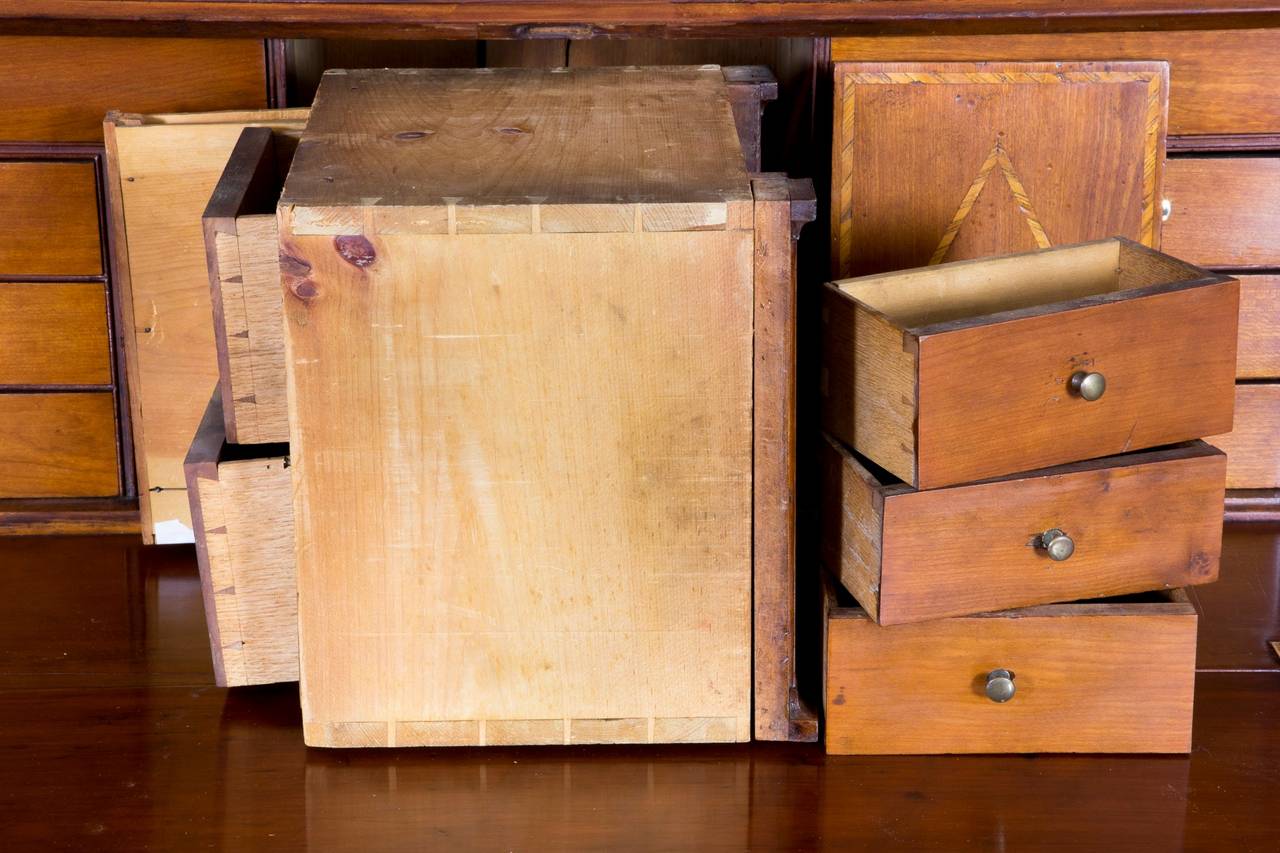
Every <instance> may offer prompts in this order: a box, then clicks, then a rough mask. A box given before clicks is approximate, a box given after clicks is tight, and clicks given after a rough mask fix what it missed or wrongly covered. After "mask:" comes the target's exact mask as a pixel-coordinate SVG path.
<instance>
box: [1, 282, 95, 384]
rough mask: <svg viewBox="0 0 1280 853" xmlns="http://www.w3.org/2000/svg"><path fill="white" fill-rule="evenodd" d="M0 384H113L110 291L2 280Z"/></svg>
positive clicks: (83, 286)
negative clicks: (108, 328)
mask: <svg viewBox="0 0 1280 853" xmlns="http://www.w3.org/2000/svg"><path fill="white" fill-rule="evenodd" d="M0 341H3V342H4V349H5V357H4V359H2V360H0V385H110V384H111V347H110V343H109V342H108V339H107V294H106V288H105V287H104V286H103V285H101V284H97V283H89V284H17V283H12V282H0Z"/></svg>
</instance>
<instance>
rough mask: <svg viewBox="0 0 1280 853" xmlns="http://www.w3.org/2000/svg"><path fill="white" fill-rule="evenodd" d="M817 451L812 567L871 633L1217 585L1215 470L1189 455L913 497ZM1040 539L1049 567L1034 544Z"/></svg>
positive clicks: (1156, 455)
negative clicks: (1061, 538)
mask: <svg viewBox="0 0 1280 853" xmlns="http://www.w3.org/2000/svg"><path fill="white" fill-rule="evenodd" d="M824 450H825V452H826V458H825V460H824V463H825V464H824V476H825V478H826V490H827V491H826V493H827V495H828V498H827V505H826V506H825V507H824V515H823V525H822V526H823V531H822V540H823V547H822V553H823V560H824V562H825V565H826V567H827V568H828V569H829V570H830V571H832V572H833V573H834V574H836V575H837V576H838V577H839V578H840V580H841V582H842V584H843V585H844V586H845V588H846V589H848V590H849V591H850V593H852V594H853V596H854V598H856V599H857V600H858V602H859V603H860V604H862V605H863V607H864V608H866V609H867V612H868V614H869V615H870V616H871V617H872V618H873V619H875V620H876V621H877V622H879V623H880V624H881V625H899V624H905V623H911V622H923V621H927V620H930V619H940V618H944V617H948V616H963V615H968V614H973V613H983V612H987V611H995V610H1007V609H1009V608H1014V607H1025V606H1028V605H1033V604H1048V603H1052V602H1056V601H1073V600H1077V599H1086V598H1100V597H1104V596H1109V595H1121V594H1127V593H1134V592H1142V591H1144V590H1150V589H1169V588H1173V587H1182V586H1191V585H1195V584H1203V583H1211V582H1213V581H1214V580H1216V579H1217V577H1218V562H1219V554H1220V551H1221V543H1222V502H1223V492H1224V488H1225V487H1224V484H1225V480H1226V464H1227V460H1226V457H1225V456H1223V455H1222V454H1221V453H1220V452H1218V451H1217V450H1216V449H1214V448H1212V447H1209V446H1208V445H1206V444H1204V443H1203V442H1194V443H1192V444H1190V445H1180V446H1178V447H1176V448H1171V449H1167V450H1160V451H1153V452H1150V453H1132V454H1127V455H1124V456H1116V457H1110V458H1107V459H1099V460H1095V461H1092V462H1081V463H1075V464H1072V465H1065V466H1062V467H1060V468H1050V469H1046V470H1042V471H1033V472H1030V473H1026V474H1015V475H1012V476H1009V477H1004V478H1001V479H999V480H992V481H988V482H986V483H980V484H971V485H963V486H953V487H951V488H945V489H933V490H930V491H925V492H915V491H912V490H910V489H907V488H905V487H903V486H901V485H893V484H885V483H882V482H880V481H878V480H877V479H876V477H875V475H874V474H873V473H872V472H871V471H869V470H868V469H867V467H866V466H864V465H863V464H862V463H861V462H859V461H858V460H857V459H856V458H854V457H853V456H852V455H851V454H850V453H849V452H848V451H847V450H845V449H844V448H842V447H841V446H840V445H838V444H836V443H835V442H831V441H828V442H827V444H826V445H825V447H824ZM1053 528H1057V529H1059V530H1062V531H1063V532H1064V533H1065V534H1066V535H1067V536H1069V537H1070V538H1071V539H1072V541H1073V542H1074V544H1075V552H1074V553H1073V554H1072V555H1071V556H1070V558H1068V559H1067V560H1066V561H1064V562H1061V563H1055V562H1053V561H1052V560H1050V559H1049V557H1048V555H1047V554H1046V553H1045V552H1044V551H1043V550H1042V549H1040V548H1039V547H1037V546H1036V545H1035V538H1036V537H1037V536H1038V535H1039V534H1040V533H1043V532H1044V531H1046V530H1050V529H1053Z"/></svg>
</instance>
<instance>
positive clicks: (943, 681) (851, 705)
mask: <svg viewBox="0 0 1280 853" xmlns="http://www.w3.org/2000/svg"><path fill="white" fill-rule="evenodd" d="M1135 598H1136V599H1138V600H1136V601H1124V600H1122V601H1114V600H1113V601H1111V602H1085V603H1080V604H1056V605H1046V606H1043V607H1032V608H1026V609H1023V610H1014V611H1007V612H1004V613H990V614H984V615H981V616H966V617H960V618H956V619H944V620H940V621H936V622H923V623H920V624H918V625H901V626H898V627H894V628H884V627H881V626H879V625H876V624H875V623H874V622H872V621H871V620H870V619H868V618H867V616H866V614H865V613H864V612H863V611H862V610H861V609H860V608H857V607H849V606H840V605H839V604H837V603H836V601H835V600H834V598H833V597H831V596H830V595H829V597H828V610H827V618H826V677H825V690H826V695H825V704H826V741H827V752H828V753H833V754H862V755H866V754H895V755H898V754H941V753H1010V752H1187V751H1189V750H1190V748H1191V714H1192V693H1193V689H1194V686H1195V665H1196V612H1195V609H1194V608H1193V607H1192V606H1191V604H1190V603H1189V602H1188V601H1187V599H1186V596H1185V594H1184V593H1182V591H1181V590H1173V591H1170V592H1169V593H1164V594H1151V595H1148V596H1138V597H1135ZM998 670H1005V671H1006V672H1007V673H1011V674H1012V685H1013V688H1014V692H1013V695H1012V697H1011V698H1009V699H1008V700H1007V701H1004V702H996V701H993V700H992V699H991V698H988V695H987V689H988V679H989V678H991V677H992V676H993V675H995V676H997V677H999V675H1001V674H1000V673H997V671H998ZM997 686H999V685H997Z"/></svg>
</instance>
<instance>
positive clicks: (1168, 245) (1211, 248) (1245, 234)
mask: <svg viewBox="0 0 1280 853" xmlns="http://www.w3.org/2000/svg"><path fill="white" fill-rule="evenodd" d="M1164 197H1165V199H1166V200H1167V201H1168V202H1169V217H1168V219H1167V220H1166V221H1165V223H1164V240H1163V243H1162V248H1163V250H1164V251H1165V252H1168V253H1169V254H1171V255H1173V256H1174V257H1178V258H1182V259H1183V260H1186V261H1190V262H1191V263H1194V264H1200V265H1201V266H1209V267H1229V268H1233V269H1244V268H1249V267H1259V268H1261V267H1275V266H1280V158H1276V157H1177V158H1173V159H1170V160H1169V161H1168V162H1167V163H1166V164H1165V175H1164Z"/></svg>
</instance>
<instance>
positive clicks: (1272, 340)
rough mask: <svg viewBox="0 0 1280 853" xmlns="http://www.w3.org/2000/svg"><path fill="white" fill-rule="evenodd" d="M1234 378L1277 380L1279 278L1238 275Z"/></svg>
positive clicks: (1279, 369) (1279, 375)
mask: <svg viewBox="0 0 1280 853" xmlns="http://www.w3.org/2000/svg"><path fill="white" fill-rule="evenodd" d="M1239 279H1240V343H1239V346H1238V347H1237V351H1236V376H1237V377H1239V378H1240V379H1280V275H1241V276H1239Z"/></svg>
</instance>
